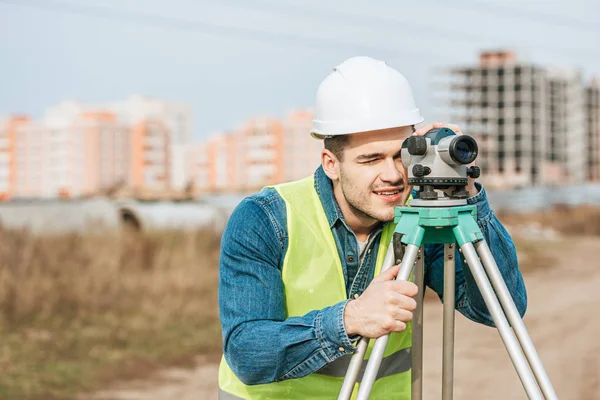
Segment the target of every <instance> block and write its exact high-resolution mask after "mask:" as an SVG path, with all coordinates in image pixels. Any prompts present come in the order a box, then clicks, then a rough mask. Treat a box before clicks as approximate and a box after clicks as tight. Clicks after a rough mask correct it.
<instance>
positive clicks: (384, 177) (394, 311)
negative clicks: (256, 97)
mask: <svg viewBox="0 0 600 400" xmlns="http://www.w3.org/2000/svg"><path fill="white" fill-rule="evenodd" d="M422 121H423V118H422V117H421V115H420V112H419V109H418V108H417V107H416V106H415V102H414V99H413V95H412V90H411V88H410V86H409V84H408V82H407V81H406V79H405V78H404V77H403V76H402V75H401V74H400V73H399V72H397V71H395V70H394V69H392V68H390V67H388V66H387V65H386V64H385V63H383V62H381V61H377V60H373V59H371V58H367V57H355V58H351V59H349V60H346V61H345V62H344V63H342V64H341V65H339V66H338V67H337V68H335V69H334V71H333V72H332V73H331V74H330V75H329V76H328V77H327V78H326V79H325V80H324V81H323V82H322V83H321V85H320V86H319V89H318V92H317V101H316V107H315V119H314V124H313V130H312V132H311V134H312V136H313V137H315V138H317V139H321V140H324V147H325V148H324V149H323V151H322V154H321V166H320V167H319V168H318V169H317V170H316V172H315V173H314V176H311V177H308V178H306V179H303V180H300V181H297V182H292V183H287V184H282V185H277V186H275V187H269V188H265V189H263V190H262V191H261V192H260V193H258V194H255V195H252V196H250V197H247V198H246V199H244V200H243V201H242V202H241V203H240V205H239V206H238V207H237V208H236V210H235V211H234V213H233V214H232V216H231V218H230V221H229V223H228V225H227V228H226V230H225V232H224V234H223V238H222V249H221V259H220V280H219V306H220V314H221V323H222V328H223V352H224V357H223V359H222V362H221V366H220V370H219V388H220V395H221V398H222V399H240V398H243V399H290V398H298V399H315V398H323V399H331V398H337V395H338V392H339V390H340V388H341V385H342V382H343V376H344V373H345V371H346V368H347V365H348V361H349V358H350V357H351V354H352V353H353V351H354V350H355V346H354V344H355V343H356V340H357V339H358V338H359V337H360V336H366V337H369V338H377V337H379V336H382V335H384V334H387V333H391V335H390V342H389V343H388V346H387V348H386V354H385V357H386V359H385V360H384V361H386V370H385V371H381V370H380V374H379V376H378V379H377V381H376V382H375V385H374V387H373V390H372V392H371V397H372V398H398V399H409V398H410V352H409V349H410V345H411V341H410V340H411V338H410V333H411V329H410V327H411V324H410V321H411V319H412V311H413V310H414V309H415V306H416V302H415V300H414V299H413V297H414V296H415V295H416V294H417V287H416V286H415V285H414V284H413V283H411V282H407V281H394V280H393V279H394V278H395V276H396V274H397V273H398V266H396V267H393V268H390V269H389V270H387V271H386V272H384V273H383V274H381V275H377V271H379V270H380V269H381V265H382V261H383V255H384V254H385V251H386V248H387V246H388V244H389V238H390V235H391V233H392V232H393V228H394V226H393V216H394V207H397V206H402V205H404V204H405V203H406V202H407V200H408V199H409V196H410V194H411V188H410V187H409V186H408V184H407V173H406V171H405V169H404V167H403V166H402V163H401V160H400V149H401V146H402V143H403V141H404V140H405V139H406V138H407V137H408V136H409V135H411V134H418V135H422V134H424V133H426V132H427V131H428V130H430V129H431V128H433V127H439V126H441V125H427V126H423V127H421V128H419V129H418V130H416V131H415V128H414V127H415V125H416V124H419V123H421V122H422ZM453 128H454V129H455V130H458V131H459V129H458V127H453ZM298 150H299V151H301V149H298ZM468 190H469V192H470V195H471V197H470V198H469V199H468V200H467V201H468V203H469V204H475V205H476V206H477V212H478V213H477V222H478V224H479V227H480V228H481V230H482V232H483V234H484V236H485V239H486V241H487V242H488V243H489V245H490V247H491V250H492V253H493V255H494V257H495V259H496V261H497V263H498V267H499V268H500V271H501V273H502V275H503V277H504V279H505V280H506V284H507V286H508V288H509V290H510V291H511V293H512V296H513V298H514V300H515V303H516V305H517V308H518V309H519V311H520V313H521V314H522V315H523V314H524V312H525V308H526V303H527V300H526V291H525V287H524V284H523V279H522V276H521V273H520V271H519V269H518V266H517V257H516V252H515V247H514V245H513V242H512V240H511V238H510V236H509V235H508V233H507V232H506V230H505V229H504V228H503V227H502V225H501V224H500V222H499V221H498V220H497V219H496V217H495V215H494V213H493V211H492V210H491V209H490V206H489V204H488V202H487V200H486V195H485V191H484V189H483V187H482V186H481V185H480V184H476V183H475V182H473V181H470V182H469V185H468ZM390 222H391V223H390ZM424 257H425V258H424V261H425V283H426V285H427V286H429V287H430V288H431V289H433V290H434V291H435V292H436V293H437V294H438V295H439V296H440V298H441V297H442V291H443V245H428V246H426V247H425V254H424ZM459 257H460V258H459ZM457 259H460V262H457V266H456V272H457V275H456V288H457V289H456V308H457V310H458V311H459V312H461V313H462V314H463V315H465V316H466V317H467V318H470V319H472V320H474V321H476V322H479V323H482V324H486V325H489V326H493V322H492V319H491V317H490V315H489V313H488V310H487V308H486V306H485V303H484V301H483V299H482V297H481V294H480V293H479V290H478V288H477V285H476V283H475V281H474V279H473V277H472V276H471V274H470V272H469V270H468V268H463V265H464V260H463V258H462V256H461V255H460V254H459V253H457ZM374 275H377V276H375V277H374ZM371 342H373V341H371Z"/></svg>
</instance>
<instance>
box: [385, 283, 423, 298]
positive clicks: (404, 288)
mask: <svg viewBox="0 0 600 400" xmlns="http://www.w3.org/2000/svg"><path fill="white" fill-rule="evenodd" d="M391 285H392V288H393V290H394V292H396V293H398V294H403V295H405V296H409V297H415V296H416V295H417V294H418V293H419V287H418V286H417V285H415V284H414V283H413V282H409V281H394V282H392V283H391Z"/></svg>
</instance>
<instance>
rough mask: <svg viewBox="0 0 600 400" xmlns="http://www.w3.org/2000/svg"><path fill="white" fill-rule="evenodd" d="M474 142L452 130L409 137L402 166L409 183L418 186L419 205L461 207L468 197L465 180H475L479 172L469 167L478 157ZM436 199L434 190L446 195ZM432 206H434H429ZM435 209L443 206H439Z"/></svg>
mask: <svg viewBox="0 0 600 400" xmlns="http://www.w3.org/2000/svg"><path fill="white" fill-rule="evenodd" d="M478 151H479V150H478V147H477V142H476V141H475V139H473V137H471V136H468V135H457V134H456V133H455V132H454V131H453V130H452V129H449V128H437V129H432V130H430V131H429V132H427V133H426V134H425V135H423V136H411V137H409V138H408V139H406V140H405V141H404V143H403V144H402V153H401V157H402V164H403V165H404V167H405V168H406V169H407V170H408V183H409V184H410V185H412V186H418V187H419V192H418V199H419V201H418V204H419V205H424V204H421V203H423V201H436V202H438V201H440V200H442V201H444V202H445V203H444V204H443V206H448V205H462V204H465V203H464V201H460V202H452V203H457V204H448V203H447V201H449V200H464V199H466V198H468V197H469V193H468V191H467V190H466V186H467V184H468V177H471V178H478V177H479V175H480V173H481V170H480V168H479V167H477V166H470V167H469V166H467V165H468V164H471V163H472V162H473V161H474V160H475V159H476V158H477V154H478ZM451 188H452V189H453V190H452V191H450V192H449V193H446V194H447V197H439V194H438V192H436V190H443V191H445V192H448V189H451ZM431 206H434V205H433V204H431ZM437 206H442V204H438V205H437Z"/></svg>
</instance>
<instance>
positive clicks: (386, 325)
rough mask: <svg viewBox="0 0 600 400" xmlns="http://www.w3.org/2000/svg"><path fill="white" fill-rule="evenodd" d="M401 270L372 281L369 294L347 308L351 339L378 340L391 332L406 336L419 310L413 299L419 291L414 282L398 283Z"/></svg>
mask: <svg viewBox="0 0 600 400" xmlns="http://www.w3.org/2000/svg"><path fill="white" fill-rule="evenodd" d="M399 269H400V266H399V265H396V266H394V267H392V268H390V269H388V270H387V271H384V272H383V273H382V274H380V275H379V276H377V277H376V278H375V279H373V280H372V281H371V283H370V284H369V286H368V287H367V290H365V291H364V293H363V294H362V295H361V296H360V297H359V298H358V299H356V300H351V301H349V302H348V304H346V309H345V310H344V326H345V328H346V333H347V334H348V336H351V335H360V336H364V337H368V338H378V337H380V336H383V335H385V334H388V333H391V332H402V331H403V330H404V329H406V323H407V322H408V321H410V320H412V316H413V314H412V312H413V311H414V310H415V308H416V307H417V302H416V301H415V300H414V299H413V297H415V296H416V295H417V292H418V288H417V285H415V284H414V283H412V282H408V281H395V280H394V278H395V277H396V275H398V271H399Z"/></svg>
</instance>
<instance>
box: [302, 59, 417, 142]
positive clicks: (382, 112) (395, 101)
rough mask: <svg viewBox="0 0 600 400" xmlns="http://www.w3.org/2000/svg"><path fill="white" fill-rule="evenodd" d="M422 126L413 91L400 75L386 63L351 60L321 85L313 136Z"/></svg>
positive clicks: (318, 92)
mask: <svg viewBox="0 0 600 400" xmlns="http://www.w3.org/2000/svg"><path fill="white" fill-rule="evenodd" d="M420 122H423V117H422V116H421V113H420V112H419V109H418V108H417V106H416V104H415V99H414V98H413V92H412V89H411V87H410V85H409V83H408V81H407V80H406V78H405V77H404V76H403V75H402V74H401V73H400V72H398V71H396V70H395V69H393V68H391V67H389V66H388V65H387V64H386V63H385V62H383V61H379V60H374V59H372V58H369V57H352V58H349V59H348V60H346V61H344V62H343V63H341V64H340V65H338V66H337V67H335V68H334V69H333V72H332V73H331V74H329V76H327V77H326V78H325V79H324V80H323V82H321V85H319V89H318V90H317V98H316V104H315V116H314V119H313V128H312V130H311V135H312V136H313V137H315V138H317V139H324V138H325V137H327V136H336V135H345V134H349V133H356V132H365V131H373V130H378V129H387V128H395V127H400V126H410V125H415V124H418V123H420Z"/></svg>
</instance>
